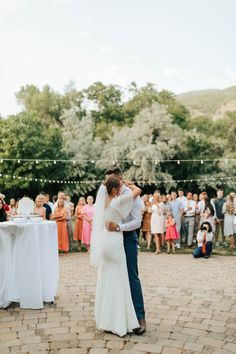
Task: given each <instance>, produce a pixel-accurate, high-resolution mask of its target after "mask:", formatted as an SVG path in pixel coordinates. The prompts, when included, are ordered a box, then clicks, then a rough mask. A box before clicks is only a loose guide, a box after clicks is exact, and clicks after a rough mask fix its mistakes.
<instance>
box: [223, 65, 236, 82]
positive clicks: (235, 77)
mask: <svg viewBox="0 0 236 354" xmlns="http://www.w3.org/2000/svg"><path fill="white" fill-rule="evenodd" d="M225 75H226V76H227V77H228V78H229V79H233V80H236V71H234V70H233V69H232V68H226V69H225Z"/></svg>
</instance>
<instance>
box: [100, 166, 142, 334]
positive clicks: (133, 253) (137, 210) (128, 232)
mask: <svg viewBox="0 0 236 354" xmlns="http://www.w3.org/2000/svg"><path fill="white" fill-rule="evenodd" d="M111 175H114V176H116V177H118V178H119V179H120V180H121V183H122V187H121V194H127V193H130V189H129V188H128V187H127V186H126V185H125V184H124V183H123V179H122V171H121V169H120V168H119V167H114V166H113V167H110V168H109V169H107V170H106V177H108V176H111ZM141 209H142V204H141V200H140V198H139V197H138V198H136V199H135V201H134V205H133V208H132V210H131V212H130V214H129V216H128V218H127V219H126V220H123V221H122V224H121V225H117V224H116V223H114V222H113V221H109V222H108V223H107V229H108V230H109V231H117V232H119V231H122V232H123V235H124V248H125V254H126V262H127V268H128V275H129V283H130V289H131V295H132V300H133V304H134V308H135V312H136V316H137V318H138V321H139V325H140V327H139V328H137V329H135V333H136V334H137V335H142V334H144V333H145V332H146V321H145V310H144V303H143V294H142V287H141V283H140V280H139V276H138V237H137V234H136V231H135V230H137V229H138V228H140V226H141V220H142V213H141Z"/></svg>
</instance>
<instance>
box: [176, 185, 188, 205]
mask: <svg viewBox="0 0 236 354" xmlns="http://www.w3.org/2000/svg"><path fill="white" fill-rule="evenodd" d="M177 199H179V200H180V201H181V202H182V203H183V202H184V201H185V200H186V197H185V196H184V190H183V189H182V188H179V189H178V198H177Z"/></svg>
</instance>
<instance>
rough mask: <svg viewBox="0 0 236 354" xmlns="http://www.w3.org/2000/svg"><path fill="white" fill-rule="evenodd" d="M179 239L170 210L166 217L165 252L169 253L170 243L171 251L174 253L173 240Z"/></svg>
mask: <svg viewBox="0 0 236 354" xmlns="http://www.w3.org/2000/svg"><path fill="white" fill-rule="evenodd" d="M178 239H179V234H178V232H177V230H176V227H175V220H174V218H173V214H172V212H171V211H168V212H167V219H166V236H165V240H166V242H167V253H170V244H171V246H172V252H173V253H175V240H178Z"/></svg>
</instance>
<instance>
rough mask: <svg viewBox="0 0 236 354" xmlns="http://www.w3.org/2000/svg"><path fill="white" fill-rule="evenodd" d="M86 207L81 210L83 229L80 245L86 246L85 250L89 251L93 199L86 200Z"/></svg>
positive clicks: (90, 197)
mask: <svg viewBox="0 0 236 354" xmlns="http://www.w3.org/2000/svg"><path fill="white" fill-rule="evenodd" d="M87 203H88V204H87V205H85V206H84V207H83V209H82V212H81V215H82V217H83V228H82V243H83V244H84V245H85V246H86V248H87V250H88V251H89V249H90V240H91V232H92V222H93V212H94V206H93V197H92V196H89V197H88V198H87Z"/></svg>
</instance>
